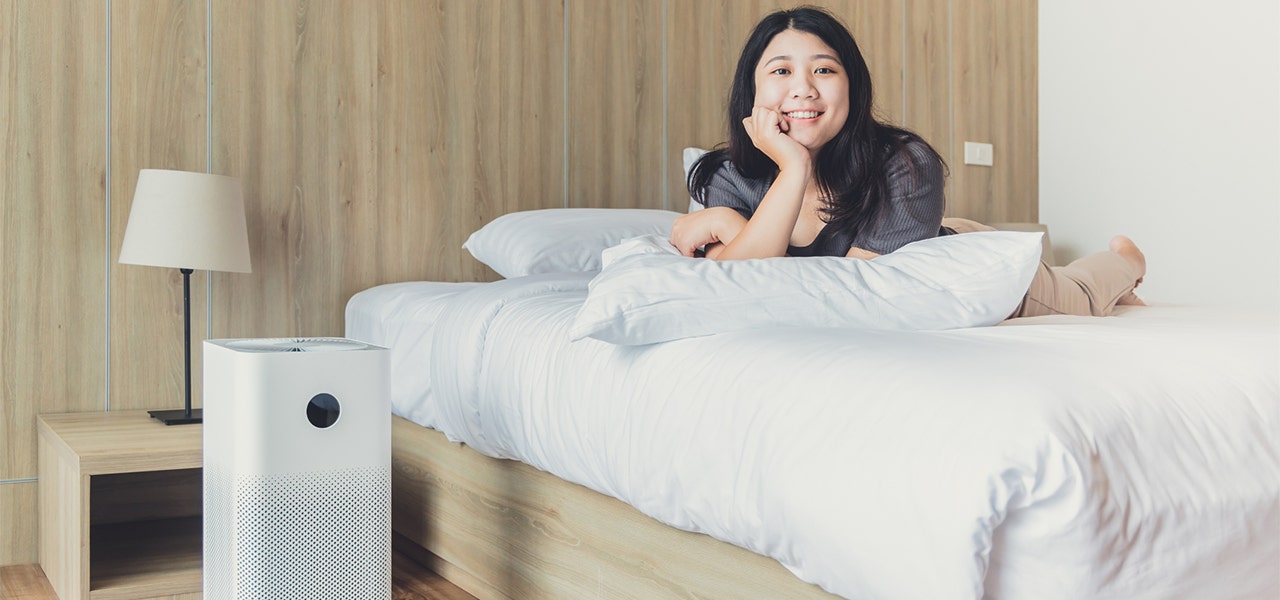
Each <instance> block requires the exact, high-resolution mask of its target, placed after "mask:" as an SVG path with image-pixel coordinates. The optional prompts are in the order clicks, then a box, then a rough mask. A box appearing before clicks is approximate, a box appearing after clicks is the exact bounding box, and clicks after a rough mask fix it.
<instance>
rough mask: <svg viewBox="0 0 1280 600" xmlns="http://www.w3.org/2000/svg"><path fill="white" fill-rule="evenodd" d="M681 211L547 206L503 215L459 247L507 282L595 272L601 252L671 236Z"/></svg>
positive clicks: (597, 268) (598, 267) (598, 266)
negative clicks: (635, 239)
mask: <svg viewBox="0 0 1280 600" xmlns="http://www.w3.org/2000/svg"><path fill="white" fill-rule="evenodd" d="M679 216H680V213H677V212H673V211H669V210H649V209H639V208H548V209H543V210H527V211H522V212H515V213H510V214H506V215H503V216H501V217H498V218H496V219H494V220H493V221H491V222H490V223H489V224H488V225H485V226H484V227H482V228H480V230H479V231H476V232H475V233H473V234H471V237H469V238H467V241H466V242H465V243H463V244H462V247H463V248H466V249H467V251H468V252H470V253H471V255H472V256H474V257H476V260H478V261H480V262H482V263H484V264H486V265H488V266H489V268H491V269H493V270H494V271H497V272H498V274H499V275H501V276H503V277H505V278H508V279H510V278H512V277H522V276H524V275H534V274H537V273H567V272H582V271H598V270H599V269H600V252H601V251H603V250H604V249H605V248H608V247H610V246H614V245H616V244H618V243H619V242H621V241H622V240H625V239H628V238H633V237H636V236H641V235H650V234H652V235H658V236H662V237H663V238H664V239H665V238H667V237H669V236H670V235H671V223H672V222H673V221H675V220H676V217H679Z"/></svg>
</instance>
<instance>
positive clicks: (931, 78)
mask: <svg viewBox="0 0 1280 600" xmlns="http://www.w3.org/2000/svg"><path fill="white" fill-rule="evenodd" d="M904 6H905V9H904V12H905V16H904V18H905V19H906V20H907V43H906V53H905V54H906V55H905V56H904V57H903V64H904V69H903V72H904V77H903V82H902V87H903V104H904V111H905V112H904V114H903V117H902V123H903V124H904V125H905V126H906V127H907V128H908V129H910V130H912V131H914V132H916V133H917V134H919V135H920V137H922V138H924V140H925V141H926V142H929V145H931V146H933V149H934V150H937V151H938V154H940V155H942V159H943V160H944V161H946V163H947V165H948V166H949V167H951V168H952V169H954V168H956V165H954V164H953V161H952V159H951V80H950V67H951V62H950V58H949V57H950V53H951V29H950V27H951V24H950V22H949V19H950V16H949V14H948V0H904ZM948 183H950V180H948ZM948 208H949V209H950V208H951V207H950V206H948Z"/></svg>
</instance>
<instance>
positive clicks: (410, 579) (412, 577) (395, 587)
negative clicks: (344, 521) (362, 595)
mask: <svg viewBox="0 0 1280 600" xmlns="http://www.w3.org/2000/svg"><path fill="white" fill-rule="evenodd" d="M391 597H392V598H393V600H475V597H474V596H472V595H471V594H468V593H466V592H464V591H462V590H461V589H460V588H458V586H455V585H453V584H452V583H449V582H448V581H445V580H444V578H443V577H440V576H439V575H436V574H435V573H432V572H431V571H429V570H427V569H426V567H423V566H422V565H419V564H418V563H416V562H414V561H413V559H411V558H409V557H408V556H406V555H405V554H403V553H402V552H400V551H399V550H396V551H394V552H393V553H392V556H391ZM0 600H58V595H57V594H55V593H54V592H53V587H51V586H50V585H49V580H48V579H45V576H44V571H42V570H41V569H40V565H19V566H14V567H0Z"/></svg>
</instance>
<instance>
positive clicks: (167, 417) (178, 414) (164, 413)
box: [147, 408, 204, 425]
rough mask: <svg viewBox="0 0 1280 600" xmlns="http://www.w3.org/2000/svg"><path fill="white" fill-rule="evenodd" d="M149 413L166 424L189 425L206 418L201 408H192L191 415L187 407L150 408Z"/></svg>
mask: <svg viewBox="0 0 1280 600" xmlns="http://www.w3.org/2000/svg"><path fill="white" fill-rule="evenodd" d="M147 414H149V415H151V418H152V419H156V420H158V421H160V422H161V423H164V424H165V425H187V424H190V423H199V422H201V421H203V420H204V412H203V411H202V410H201V409H199V408H193V409H191V414H190V415H188V414H187V411H186V409H178V410H149V411H147Z"/></svg>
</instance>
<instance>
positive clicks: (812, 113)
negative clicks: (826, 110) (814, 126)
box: [782, 110, 822, 119]
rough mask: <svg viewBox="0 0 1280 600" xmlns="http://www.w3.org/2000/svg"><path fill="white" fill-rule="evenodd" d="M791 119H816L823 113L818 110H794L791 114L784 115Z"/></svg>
mask: <svg viewBox="0 0 1280 600" xmlns="http://www.w3.org/2000/svg"><path fill="white" fill-rule="evenodd" d="M782 114H784V115H786V116H787V118H790V119H816V118H818V117H819V116H820V115H821V114H822V113H821V112H819V111H816V110H793V111H791V112H784V113H782Z"/></svg>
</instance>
